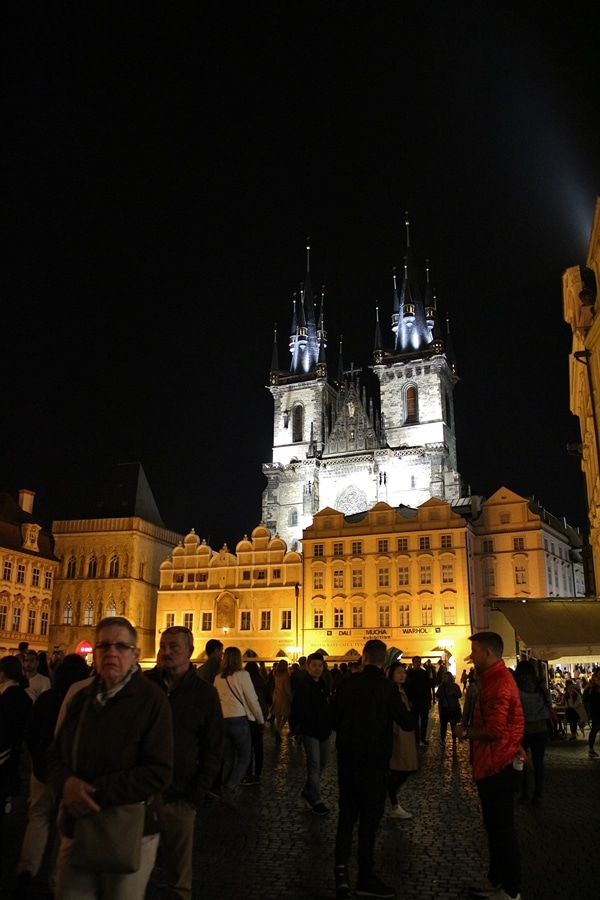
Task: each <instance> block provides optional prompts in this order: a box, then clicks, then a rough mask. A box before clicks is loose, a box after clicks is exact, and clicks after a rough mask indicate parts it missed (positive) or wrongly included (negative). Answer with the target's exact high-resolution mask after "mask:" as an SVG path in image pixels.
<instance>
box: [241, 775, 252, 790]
mask: <svg viewBox="0 0 600 900" xmlns="http://www.w3.org/2000/svg"><path fill="white" fill-rule="evenodd" d="M254 783H255V782H254V775H244V777H243V778H242V780H241V781H240V784H242V785H243V786H244V787H247V786H248V785H249V784H254Z"/></svg>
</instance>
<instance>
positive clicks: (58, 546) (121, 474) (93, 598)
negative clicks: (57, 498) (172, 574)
mask: <svg viewBox="0 0 600 900" xmlns="http://www.w3.org/2000/svg"><path fill="white" fill-rule="evenodd" d="M91 513H92V514H91V515H90V517H89V518H85V519H73V520H63V521H55V522H54V523H53V529H52V530H53V535H54V540H55V552H56V556H57V557H58V560H59V566H58V571H57V575H56V579H55V585H54V594H53V603H52V618H51V625H50V638H49V643H50V645H51V646H58V647H59V648H60V649H61V650H64V651H65V652H66V653H72V652H74V651H75V650H76V649H77V648H78V647H79V648H81V647H82V646H87V645H90V644H93V638H94V629H95V626H96V625H97V624H98V622H99V621H100V619H102V618H103V617H104V616H115V615H119V616H126V617H127V618H128V619H129V620H130V622H131V623H132V624H133V625H134V626H135V627H136V629H137V631H138V641H139V646H140V647H141V650H142V656H143V657H152V658H154V655H155V634H156V600H157V592H158V584H159V573H160V566H161V563H162V562H163V560H164V558H165V555H166V554H167V553H170V551H171V549H172V547H173V544H174V543H176V542H177V541H179V540H180V538H181V536H180V535H178V534H177V533H176V532H174V531H169V530H168V529H167V528H165V526H164V524H163V521H162V519H161V517H160V513H159V511H158V508H157V506H156V503H155V500H154V497H153V495H152V491H151V489H150V486H149V484H148V481H147V480H146V476H145V474H144V470H143V468H142V466H141V465H140V464H139V463H131V464H123V465H119V466H117V467H116V469H115V471H114V472H113V474H112V476H111V478H110V479H109V481H108V482H107V483H106V485H105V486H104V488H103V490H102V493H101V496H100V498H99V499H98V501H97V502H96V503H95V505H94V508H93V510H91ZM94 513H95V515H94Z"/></svg>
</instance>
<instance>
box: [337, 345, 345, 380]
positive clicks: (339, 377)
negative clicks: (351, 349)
mask: <svg viewBox="0 0 600 900" xmlns="http://www.w3.org/2000/svg"><path fill="white" fill-rule="evenodd" d="M343 339H344V338H343V335H341V334H340V355H339V359H338V374H337V380H338V381H339V383H340V384H343V383H344V358H343V356H342V344H343Z"/></svg>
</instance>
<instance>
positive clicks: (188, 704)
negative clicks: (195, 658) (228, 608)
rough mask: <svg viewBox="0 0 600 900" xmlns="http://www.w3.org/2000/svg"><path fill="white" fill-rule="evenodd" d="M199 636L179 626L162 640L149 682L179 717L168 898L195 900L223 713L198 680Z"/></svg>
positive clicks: (168, 823)
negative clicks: (196, 850) (200, 812)
mask: <svg viewBox="0 0 600 900" xmlns="http://www.w3.org/2000/svg"><path fill="white" fill-rule="evenodd" d="M193 652H194V638H193V635H192V632H191V631H190V629H189V628H185V627H183V626H178V625H174V626H172V627H171V628H166V629H165V630H164V631H163V633H162V634H161V636H160V647H159V651H158V658H157V665H156V668H155V669H153V670H152V671H151V672H148V673H147V676H146V677H147V678H148V679H149V680H150V681H152V682H154V684H156V685H158V687H159V688H160V689H161V690H162V691H164V693H165V694H166V695H167V697H168V699H169V703H170V705H171V712H172V714H173V738H174V753H175V759H174V766H173V781H172V783H171V785H170V786H169V788H168V789H167V790H166V791H165V792H164V801H165V810H164V812H165V828H164V831H163V834H162V847H163V851H164V858H165V863H166V868H167V885H168V897H170V898H175V897H177V898H184V900H189V898H191V896H192V849H193V842H194V822H195V819H196V810H197V807H198V806H199V805H200V803H202V801H203V800H204V799H205V797H206V794H207V792H208V789H209V787H210V786H211V784H212V782H213V779H214V778H215V776H216V774H217V772H218V771H219V769H220V766H221V757H222V754H223V713H222V712H221V703H220V701H219V695H218V694H217V691H216V690H215V688H214V687H213V686H212V685H211V684H209V683H208V682H207V681H204V680H203V679H202V678H198V676H197V674H196V669H195V667H194V666H193V665H192V663H191V662H190V658H191V656H192V653H193Z"/></svg>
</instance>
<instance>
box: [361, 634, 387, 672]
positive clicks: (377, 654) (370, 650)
mask: <svg viewBox="0 0 600 900" xmlns="http://www.w3.org/2000/svg"><path fill="white" fill-rule="evenodd" d="M386 652H387V647H386V645H385V644H384V643H383V641H380V640H378V639H377V638H374V639H373V640H371V641H367V643H366V644H365V646H364V647H363V656H362V663H363V666H377V668H379V669H383V667H384V665H385V654H386Z"/></svg>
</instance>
